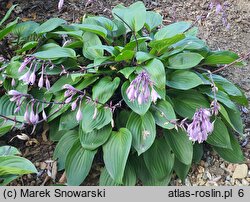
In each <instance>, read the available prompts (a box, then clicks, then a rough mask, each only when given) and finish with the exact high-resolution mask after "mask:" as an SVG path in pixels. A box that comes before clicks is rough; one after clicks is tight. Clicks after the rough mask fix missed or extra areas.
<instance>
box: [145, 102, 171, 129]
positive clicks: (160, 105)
mask: <svg viewBox="0 0 250 202" xmlns="http://www.w3.org/2000/svg"><path fill="white" fill-rule="evenodd" d="M150 111H151V113H152V114H153V116H154V119H155V123H156V124H157V125H158V126H160V127H162V128H165V129H172V128H174V124H171V123H169V121H170V120H176V116H175V112H174V109H173V107H172V105H171V104H170V103H169V102H168V101H165V100H160V101H158V102H157V104H156V105H155V106H154V105H153V106H152V107H151V108H150Z"/></svg>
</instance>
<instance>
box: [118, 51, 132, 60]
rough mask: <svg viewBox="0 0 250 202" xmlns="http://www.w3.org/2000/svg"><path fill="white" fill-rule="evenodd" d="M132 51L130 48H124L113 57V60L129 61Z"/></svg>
mask: <svg viewBox="0 0 250 202" xmlns="http://www.w3.org/2000/svg"><path fill="white" fill-rule="evenodd" d="M134 54H135V53H134V51H132V50H125V51H122V52H121V53H120V54H119V55H117V56H116V57H115V61H117V62H120V61H129V60H131V59H132V58H133V57H134Z"/></svg>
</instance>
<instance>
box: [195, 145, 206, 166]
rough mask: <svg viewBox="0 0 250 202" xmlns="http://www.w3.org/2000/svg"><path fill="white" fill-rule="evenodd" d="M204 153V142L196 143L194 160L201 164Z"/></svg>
mask: <svg viewBox="0 0 250 202" xmlns="http://www.w3.org/2000/svg"><path fill="white" fill-rule="evenodd" d="M203 154H204V148H203V144H202V143H197V142H196V143H194V145H193V162H194V163H195V164H199V163H200V161H201V159H202V157H203Z"/></svg>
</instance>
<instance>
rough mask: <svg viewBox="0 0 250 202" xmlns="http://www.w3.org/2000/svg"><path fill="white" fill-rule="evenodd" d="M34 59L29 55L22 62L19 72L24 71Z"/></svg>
mask: <svg viewBox="0 0 250 202" xmlns="http://www.w3.org/2000/svg"><path fill="white" fill-rule="evenodd" d="M33 59H34V57H27V58H25V59H24V61H23V62H22V64H21V66H20V67H19V69H18V72H19V73H20V72H22V71H23V70H24V69H25V67H26V66H27V65H28V64H29V63H30V62H31V61H32V60H33Z"/></svg>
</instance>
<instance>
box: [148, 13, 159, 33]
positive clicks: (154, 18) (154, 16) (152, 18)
mask: <svg viewBox="0 0 250 202" xmlns="http://www.w3.org/2000/svg"><path fill="white" fill-rule="evenodd" d="M161 24H162V16H161V15H160V14H159V13H156V12H153V11H147V13H146V23H145V27H146V28H147V30H148V31H149V32H151V31H152V30H153V29H155V28H157V27H158V26H159V25H161Z"/></svg>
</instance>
